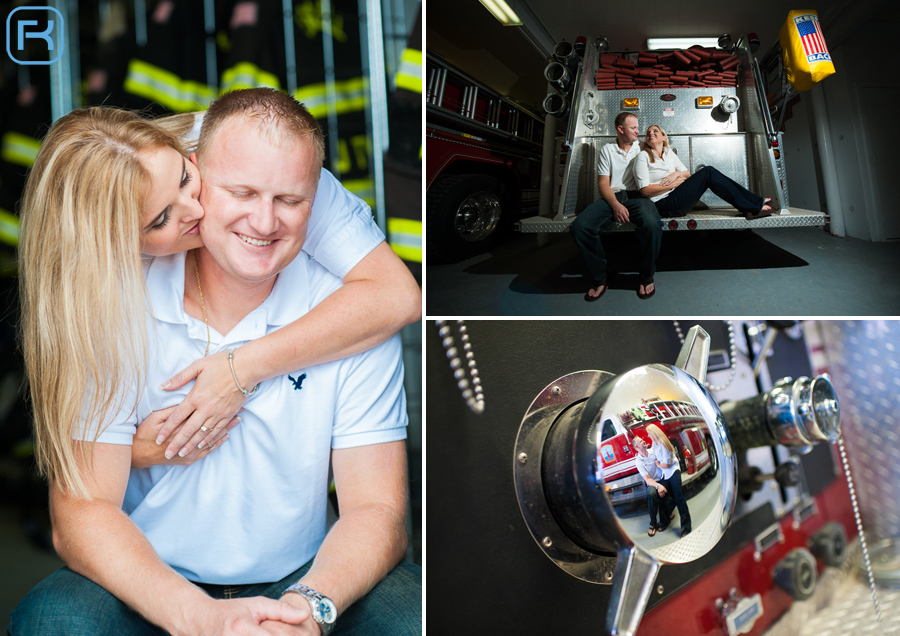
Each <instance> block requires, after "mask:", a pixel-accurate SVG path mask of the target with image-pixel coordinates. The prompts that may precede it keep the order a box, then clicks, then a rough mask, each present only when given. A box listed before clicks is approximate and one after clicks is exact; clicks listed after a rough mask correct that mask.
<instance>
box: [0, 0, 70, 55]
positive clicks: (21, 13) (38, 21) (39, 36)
mask: <svg viewBox="0 0 900 636" xmlns="http://www.w3.org/2000/svg"><path fill="white" fill-rule="evenodd" d="M6 54H7V55H9V58H10V59H11V60H12V61H13V62H15V63H16V64H22V65H26V66H33V65H49V64H53V63H54V62H55V61H56V60H58V59H59V58H60V57H61V56H62V54H63V17H62V14H61V13H60V12H59V11H58V10H56V9H54V8H53V7H18V8H16V9H13V10H12V11H10V13H9V16H7V18H6Z"/></svg>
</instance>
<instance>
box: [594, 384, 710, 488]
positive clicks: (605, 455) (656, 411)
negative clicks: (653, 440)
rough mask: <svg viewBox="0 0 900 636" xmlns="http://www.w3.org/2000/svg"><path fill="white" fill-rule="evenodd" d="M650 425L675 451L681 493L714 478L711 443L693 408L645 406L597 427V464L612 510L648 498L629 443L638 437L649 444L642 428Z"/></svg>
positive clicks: (668, 404)
mask: <svg viewBox="0 0 900 636" xmlns="http://www.w3.org/2000/svg"><path fill="white" fill-rule="evenodd" d="M650 424H656V425H657V426H659V428H661V429H662V431H663V433H665V434H666V437H668V438H669V441H671V442H672V445H673V446H674V447H675V450H676V452H677V455H678V463H679V466H680V468H681V483H682V485H683V486H684V487H686V488H687V487H689V486H690V485H691V484H692V483H693V482H694V481H696V480H697V479H698V478H699V477H700V476H702V475H704V474H706V473H707V472H709V471H711V475H714V474H715V472H716V470H717V466H715V464H714V462H715V453H710V452H709V450H708V449H709V445H710V444H712V441H711V440H710V439H709V436H708V434H707V433H706V427H705V424H704V420H703V416H702V415H701V414H700V411H699V410H698V409H697V407H696V406H694V405H693V404H690V403H688V402H680V401H677V400H660V399H655V400H651V401H649V402H644V403H642V404H639V405H637V406H635V407H634V408H632V409H631V410H630V411H626V412H624V413H619V414H615V415H610V416H608V417H606V418H605V419H604V420H603V422H602V423H601V425H600V443H599V444H598V445H597V462H598V465H599V472H600V473H601V474H602V477H603V483H604V484H605V485H606V489H607V491H608V492H609V497H610V500H611V501H612V502H613V503H614V504H620V503H628V502H632V501H638V500H643V499H644V498H645V497H646V496H647V488H646V485H645V484H644V480H643V478H641V475H640V473H638V470H637V466H636V465H635V460H634V457H635V454H636V451H635V450H634V447H633V446H632V445H631V443H632V440H633V439H634V437H635V436H636V435H639V436H640V437H642V438H644V440H645V441H647V442H648V443H649V442H650V437H649V435H648V434H647V432H646V428H647V426H648V425H650Z"/></svg>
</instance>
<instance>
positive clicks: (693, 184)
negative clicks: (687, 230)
mask: <svg viewBox="0 0 900 636" xmlns="http://www.w3.org/2000/svg"><path fill="white" fill-rule="evenodd" d="M707 190H712V191H713V193H714V194H716V195H717V196H719V197H721V198H723V199H725V201H727V202H728V203H730V204H731V205H732V206H733V207H735V208H737V209H738V210H740V211H741V212H758V211H759V210H761V209H762V206H763V205H765V198H764V197H761V196H759V195H756V194H753V193H752V192H750V190H748V189H747V188H745V187H744V186H742V185H741V184H739V183H736V182H734V181H732V180H731V179H729V178H728V177H726V176H725V175H724V174H722V173H721V172H719V171H718V170H716V169H715V168H712V167H710V166H706V167H705V168H700V170H698V171H697V172H695V173H694V174H692V175H691V176H690V177H688V179H687V180H686V181H685V182H684V183H682V184H681V185H680V186H678V187H677V188H675V189H674V190H672V191H671V192H670V193H669V196H667V197H664V198H662V199H660V200H659V201H657V202H656V208H657V209H658V210H659V213H660V215H662V216H666V217H668V216H684V215H685V214H687V213H688V212H689V211H690V210H691V208H693V207H694V204H695V203H697V201H699V200H700V197H702V196H703V193H705V192H706V191H707Z"/></svg>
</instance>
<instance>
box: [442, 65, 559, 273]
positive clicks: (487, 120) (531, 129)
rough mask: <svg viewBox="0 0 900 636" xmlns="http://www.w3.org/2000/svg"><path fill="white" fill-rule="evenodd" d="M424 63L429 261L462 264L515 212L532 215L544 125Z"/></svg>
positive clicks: (453, 73) (464, 78)
mask: <svg viewBox="0 0 900 636" xmlns="http://www.w3.org/2000/svg"><path fill="white" fill-rule="evenodd" d="M426 61H427V70H428V94H427V97H426V128H427V130H426V133H427V136H428V142H427V156H426V162H425V163H426V166H425V168H426V175H425V179H426V180H425V184H426V188H427V195H426V214H427V219H428V221H427V224H426V228H427V233H428V236H427V241H426V245H427V250H428V260H429V262H434V261H436V260H445V261H454V260H461V259H463V258H466V257H468V256H473V255H475V254H478V253H480V252H483V251H484V250H486V249H488V248H489V247H490V246H491V245H492V244H493V242H494V239H495V237H496V235H497V233H498V231H500V230H502V229H503V227H504V226H511V224H512V222H513V221H514V220H516V219H513V218H512V216H511V215H512V214H513V213H514V212H515V214H517V215H521V214H525V213H527V214H535V213H537V205H538V196H539V192H540V162H541V153H542V150H541V148H542V146H541V144H542V141H543V135H544V121H543V119H540V118H538V117H536V116H535V115H533V114H532V113H530V112H529V111H528V110H527V109H524V108H522V107H521V106H520V105H518V104H515V103H513V102H511V101H509V100H508V99H505V98H503V97H502V96H500V95H499V94H498V93H496V92H495V91H493V90H491V89H490V88H488V87H487V86H484V85H483V84H480V83H479V82H478V81H476V80H474V79H472V78H471V77H469V76H468V75H466V74H465V73H463V72H462V71H460V70H459V69H456V68H454V67H453V66H451V65H450V64H448V63H447V62H445V61H444V60H442V59H441V58H440V57H438V56H437V55H435V54H433V53H431V52H429V53H428V55H427V60H426ZM432 259H434V260H432Z"/></svg>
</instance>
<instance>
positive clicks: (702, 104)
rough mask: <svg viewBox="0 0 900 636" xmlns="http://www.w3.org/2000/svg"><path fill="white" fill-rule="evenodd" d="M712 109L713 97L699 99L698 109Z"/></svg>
mask: <svg viewBox="0 0 900 636" xmlns="http://www.w3.org/2000/svg"><path fill="white" fill-rule="evenodd" d="M712 107H713V98H712V97H711V96H710V97H698V98H697V108H712Z"/></svg>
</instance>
